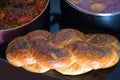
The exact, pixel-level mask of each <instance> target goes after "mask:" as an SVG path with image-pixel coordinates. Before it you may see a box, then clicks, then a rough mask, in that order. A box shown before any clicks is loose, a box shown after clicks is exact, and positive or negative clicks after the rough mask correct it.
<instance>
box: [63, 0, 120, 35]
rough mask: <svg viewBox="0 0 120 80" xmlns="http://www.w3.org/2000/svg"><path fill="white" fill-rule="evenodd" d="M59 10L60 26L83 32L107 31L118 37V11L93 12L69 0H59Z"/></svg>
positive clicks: (119, 23)
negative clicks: (60, 16)
mask: <svg viewBox="0 0 120 80" xmlns="http://www.w3.org/2000/svg"><path fill="white" fill-rule="evenodd" d="M61 10H62V11H61V12H62V13H61V15H62V20H61V26H62V27H61V28H74V29H78V30H80V31H82V32H84V33H107V34H112V35H115V36H116V37H119V36H118V33H119V31H120V13H119V12H116V13H94V12H90V11H85V10H83V9H80V8H78V7H76V6H75V5H73V4H71V3H70V1H69V0H62V1H61Z"/></svg>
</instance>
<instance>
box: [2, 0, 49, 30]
mask: <svg viewBox="0 0 120 80" xmlns="http://www.w3.org/2000/svg"><path fill="white" fill-rule="evenodd" d="M47 1H48V0H1V1H0V30H4V29H10V28H15V27H18V26H22V25H24V24H26V23H28V22H30V21H31V20H33V19H34V18H35V17H37V16H38V15H39V14H40V13H41V12H42V11H43V9H44V8H45V6H46V4H47Z"/></svg>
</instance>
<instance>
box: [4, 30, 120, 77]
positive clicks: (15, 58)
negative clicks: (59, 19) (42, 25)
mask: <svg viewBox="0 0 120 80" xmlns="http://www.w3.org/2000/svg"><path fill="white" fill-rule="evenodd" d="M119 51H120V45H119V41H118V40H117V39H116V38H115V37H113V36H111V35H107V34H86V35H85V34H83V33H82V32H80V31H77V30H74V29H64V30H61V31H59V32H57V33H56V34H51V33H50V32H47V31H45V30H36V31H33V32H30V33H28V34H27V35H25V36H23V37H18V38H16V39H14V40H13V41H11V42H10V43H9V45H8V48H7V51H6V58H7V59H8V61H9V62H10V63H11V64H12V65H14V66H18V67H23V68H24V69H26V70H28V71H31V72H36V73H43V72H46V71H48V70H50V69H55V70H57V71H58V72H60V73H62V74H66V75H78V74H83V73H86V72H88V71H91V70H93V69H101V68H108V67H111V66H113V65H115V64H116V63H117V62H118V60H119V56H118V52H119Z"/></svg>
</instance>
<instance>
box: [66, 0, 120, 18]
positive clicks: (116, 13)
mask: <svg viewBox="0 0 120 80" xmlns="http://www.w3.org/2000/svg"><path fill="white" fill-rule="evenodd" d="M65 1H66V2H67V3H68V4H69V5H70V6H72V7H73V8H75V9H76V10H78V11H80V12H83V13H86V14H89V15H93V16H114V15H118V14H120V11H118V12H111V13H97V12H92V11H88V10H85V9H82V8H79V7H77V6H75V5H74V4H73V3H72V2H71V1H70V0H65Z"/></svg>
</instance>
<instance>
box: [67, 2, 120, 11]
mask: <svg viewBox="0 0 120 80" xmlns="http://www.w3.org/2000/svg"><path fill="white" fill-rule="evenodd" d="M68 1H70V2H71V3H72V4H73V5H75V6H77V7H78V8H82V9H84V10H87V11H92V12H99V13H111V12H118V11H120V4H119V3H120V0H68Z"/></svg>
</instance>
